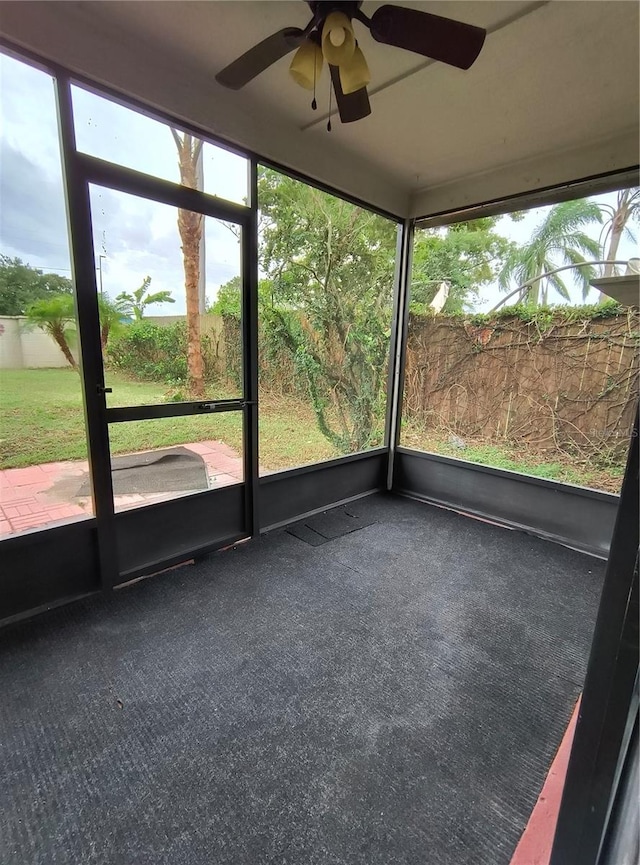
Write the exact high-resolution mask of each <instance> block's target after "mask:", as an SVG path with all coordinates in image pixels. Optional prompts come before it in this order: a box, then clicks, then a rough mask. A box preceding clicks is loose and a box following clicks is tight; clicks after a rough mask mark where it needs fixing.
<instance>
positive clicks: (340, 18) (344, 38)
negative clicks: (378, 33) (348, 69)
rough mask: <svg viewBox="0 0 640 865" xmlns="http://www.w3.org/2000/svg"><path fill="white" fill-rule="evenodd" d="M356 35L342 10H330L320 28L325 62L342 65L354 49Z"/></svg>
mask: <svg viewBox="0 0 640 865" xmlns="http://www.w3.org/2000/svg"><path fill="white" fill-rule="evenodd" d="M355 47H356V37H355V34H354V32H353V26H352V25H351V21H350V19H349V18H348V16H347V15H345V14H344V12H330V13H329V15H327V17H326V19H325V22H324V26H323V28H322V53H323V54H324V59H325V60H326V61H327V63H330V64H331V65H332V66H342V65H343V64H345V63H347V62H348V61H349V60H350V59H351V57H352V55H353V52H354V50H355Z"/></svg>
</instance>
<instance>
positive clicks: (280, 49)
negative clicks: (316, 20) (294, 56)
mask: <svg viewBox="0 0 640 865" xmlns="http://www.w3.org/2000/svg"><path fill="white" fill-rule="evenodd" d="M303 39H304V30H301V29H300V28H299V27H285V28H284V30H278V32H277V33H273V34H272V35H271V36H267V38H266V39H263V40H262V42H258V44H257V45H254V46H253V48H250V49H249V50H248V51H246V52H245V53H244V54H243V55H242V56H241V57H238V59H237V60H234V61H233V63H230V64H229V65H228V66H225V68H224V69H222V70H221V71H220V72H218V74H217V75H216V81H217V82H218V84H223V85H224V86H225V87H229V88H230V89H231V90H240V88H241V87H244V85H245V84H248V83H249V81H252V80H253V79H254V78H255V77H256V76H257V75H260V73H261V72H264V70H265V69H268V68H269V66H271V64H272V63H275V62H276V60H280V58H281V57H285V56H286V55H287V54H289V53H290V52H291V51H294V50H295V49H296V48H298V46H299V45H300V44H301V43H302V40H303Z"/></svg>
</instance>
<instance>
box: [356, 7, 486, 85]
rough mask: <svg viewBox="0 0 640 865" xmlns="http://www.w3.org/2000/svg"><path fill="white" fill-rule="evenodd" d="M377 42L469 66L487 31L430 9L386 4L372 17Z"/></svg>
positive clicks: (443, 61)
mask: <svg viewBox="0 0 640 865" xmlns="http://www.w3.org/2000/svg"><path fill="white" fill-rule="evenodd" d="M369 28H370V30H371V35H372V36H373V38H374V39H375V40H376V42H383V43H385V44H386V45H395V47H396V48H404V49H405V50H406V51H414V52H415V53H416V54H422V55H423V56H424V57H431V58H432V59H433V60H440V61H442V63H448V64H449V65H450V66H457V67H458V69H468V68H469V67H470V66H471V64H472V63H473V62H474V61H475V60H476V59H477V57H478V54H480V50H481V48H482V46H483V45H484V40H485V37H486V35H487V31H486V30H483V29H482V28H481V27H474V26H473V25H472V24H463V23H462V22H461V21H453V20H452V19H451V18H442V17H441V16H440V15H432V14H431V13H430V12H420V11H419V10H418V9H407V8H406V7H404V6H390V5H388V4H385V5H384V6H380V8H379V9H376V11H375V12H374V13H373V15H372V16H371V21H370V23H369Z"/></svg>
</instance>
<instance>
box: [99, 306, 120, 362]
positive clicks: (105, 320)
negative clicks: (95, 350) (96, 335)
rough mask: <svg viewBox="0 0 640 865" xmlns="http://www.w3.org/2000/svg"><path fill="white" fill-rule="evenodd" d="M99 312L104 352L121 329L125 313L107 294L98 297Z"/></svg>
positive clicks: (101, 345)
mask: <svg viewBox="0 0 640 865" xmlns="http://www.w3.org/2000/svg"><path fill="white" fill-rule="evenodd" d="M98 312H99V314H100V347H101V348H102V350H103V351H104V350H105V349H106V347H107V342H108V341H109V335H113V334H115V333H116V331H118V330H119V329H120V327H121V323H122V322H121V319H122V316H123V312H122V310H121V308H120V305H119V304H118V303H114V302H113V301H112V300H111V299H110V298H109V297H108V295H106V294H101V295H99V297H98Z"/></svg>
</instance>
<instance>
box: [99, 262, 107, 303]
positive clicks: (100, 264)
mask: <svg viewBox="0 0 640 865" xmlns="http://www.w3.org/2000/svg"><path fill="white" fill-rule="evenodd" d="M106 257H107V256H106V255H99V256H98V272H99V274H100V297H102V259H103V258H106Z"/></svg>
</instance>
